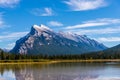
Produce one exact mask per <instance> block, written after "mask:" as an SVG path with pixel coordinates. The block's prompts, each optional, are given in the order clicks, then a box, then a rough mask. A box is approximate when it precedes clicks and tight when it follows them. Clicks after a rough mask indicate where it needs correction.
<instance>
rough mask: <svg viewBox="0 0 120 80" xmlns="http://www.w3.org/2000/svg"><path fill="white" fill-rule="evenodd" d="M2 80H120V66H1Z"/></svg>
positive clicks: (65, 64) (77, 64)
mask: <svg viewBox="0 0 120 80" xmlns="http://www.w3.org/2000/svg"><path fill="white" fill-rule="evenodd" d="M0 73H1V75H0V80H120V64H119V63H118V64H106V63H56V64H21V65H17V64H15V65H0Z"/></svg>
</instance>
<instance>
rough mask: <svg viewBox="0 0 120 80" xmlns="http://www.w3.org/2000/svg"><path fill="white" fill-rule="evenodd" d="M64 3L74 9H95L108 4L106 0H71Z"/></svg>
mask: <svg viewBox="0 0 120 80" xmlns="http://www.w3.org/2000/svg"><path fill="white" fill-rule="evenodd" d="M64 3H66V4H67V5H68V6H70V8H71V9H72V10H73V11H85V10H94V9H97V8H101V7H105V6H107V5H108V4H107V2H106V1H105V0H69V1H64Z"/></svg>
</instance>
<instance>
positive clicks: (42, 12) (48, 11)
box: [31, 8, 54, 16]
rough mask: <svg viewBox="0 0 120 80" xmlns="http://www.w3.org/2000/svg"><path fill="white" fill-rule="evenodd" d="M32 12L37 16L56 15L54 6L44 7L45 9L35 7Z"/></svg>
mask: <svg viewBox="0 0 120 80" xmlns="http://www.w3.org/2000/svg"><path fill="white" fill-rule="evenodd" d="M31 13H32V14H34V15H35V16H53V15H54V11H53V10H52V8H44V9H40V8H35V9H33V10H32V11H31Z"/></svg>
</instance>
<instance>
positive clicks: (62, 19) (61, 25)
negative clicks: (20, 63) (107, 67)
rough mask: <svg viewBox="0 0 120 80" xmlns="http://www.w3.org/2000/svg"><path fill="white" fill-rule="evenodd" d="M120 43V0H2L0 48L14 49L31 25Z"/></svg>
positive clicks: (0, 1)
mask: <svg viewBox="0 0 120 80" xmlns="http://www.w3.org/2000/svg"><path fill="white" fill-rule="evenodd" d="M34 24H37V25H40V24H44V25H47V26H49V27H50V28H51V29H53V30H55V31H65V32H73V33H77V34H80V35H87V36H88V37H90V38H92V39H95V40H97V41H99V42H100V43H103V44H105V45H106V46H108V47H112V46H115V45H117V44H120V0H0V48H7V49H11V48H12V47H13V46H14V45H15V41H16V40H18V39H19V38H21V37H22V36H24V35H26V34H27V33H28V32H29V31H30V29H31V26H32V25H34Z"/></svg>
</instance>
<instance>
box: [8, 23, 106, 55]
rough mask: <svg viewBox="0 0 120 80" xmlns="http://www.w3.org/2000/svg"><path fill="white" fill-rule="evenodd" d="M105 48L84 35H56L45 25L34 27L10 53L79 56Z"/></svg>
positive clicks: (61, 33) (60, 33) (17, 42)
mask: <svg viewBox="0 0 120 80" xmlns="http://www.w3.org/2000/svg"><path fill="white" fill-rule="evenodd" d="M106 48H107V47H105V46H104V45H103V44H100V43H98V42H97V41H95V40H93V39H90V38H88V37H87V36H85V35H77V34H73V33H63V32H59V33H56V32H54V31H53V30H51V29H50V28H48V27H46V26H45V25H40V26H37V25H34V26H33V27H32V28H31V31H30V32H29V33H28V34H27V35H26V36H24V37H23V38H21V39H19V40H17V41H16V45H15V47H14V48H13V49H12V50H11V51H10V52H11V53H16V54H34V55H36V54H42V55H44V54H47V55H63V54H81V53H87V52H91V51H99V50H104V49H106Z"/></svg>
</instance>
